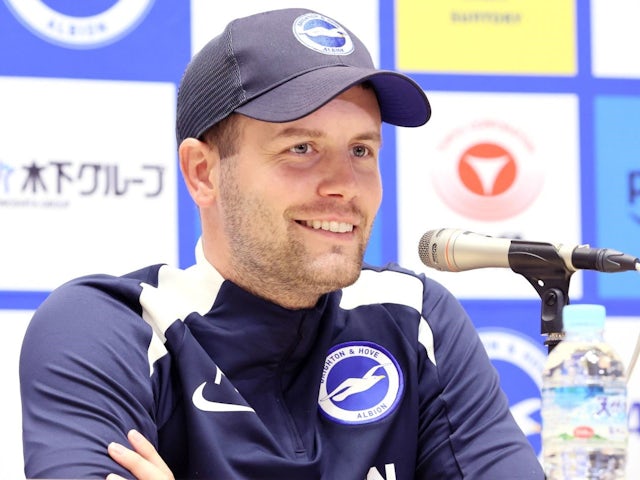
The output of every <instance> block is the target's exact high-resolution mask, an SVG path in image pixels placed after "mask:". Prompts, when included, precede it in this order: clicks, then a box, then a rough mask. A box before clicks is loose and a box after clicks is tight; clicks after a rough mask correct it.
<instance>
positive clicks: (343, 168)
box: [318, 154, 359, 200]
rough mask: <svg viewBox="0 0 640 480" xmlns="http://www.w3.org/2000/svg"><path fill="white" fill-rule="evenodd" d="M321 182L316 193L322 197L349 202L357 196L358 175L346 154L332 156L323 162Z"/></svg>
mask: <svg viewBox="0 0 640 480" xmlns="http://www.w3.org/2000/svg"><path fill="white" fill-rule="evenodd" d="M323 164H324V165H323V172H322V180H321V181H320V185H319V187H318V191H319V193H320V195H322V196H328V197H342V198H343V199H345V200H351V199H352V198H354V197H356V196H357V194H358V188H359V181H358V174H357V172H356V170H355V169H354V165H353V161H352V159H351V158H350V156H349V155H347V154H340V155H339V154H334V155H331V156H330V157H328V158H326V159H325V161H324V162H323Z"/></svg>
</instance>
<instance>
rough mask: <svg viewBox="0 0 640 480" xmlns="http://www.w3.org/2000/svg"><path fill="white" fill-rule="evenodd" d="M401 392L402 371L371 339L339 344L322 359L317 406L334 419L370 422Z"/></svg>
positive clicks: (393, 404) (392, 406)
mask: <svg viewBox="0 0 640 480" xmlns="http://www.w3.org/2000/svg"><path fill="white" fill-rule="evenodd" d="M403 391H404V381H403V376H402V371H401V370H400V367H399V365H398V362H397V361H396V359H395V358H393V357H392V356H391V354H390V353H389V352H388V351H387V350H385V349H384V348H383V347H381V346H380V345H377V344H375V343H371V342H348V343H341V344H339V345H336V346H335V347H333V348H332V349H331V350H330V351H329V353H328V354H327V358H326V360H325V362H324V368H323V371H322V378H321V380H320V392H319V395H318V405H319V407H320V411H321V412H322V414H323V415H324V416H325V417H327V418H329V419H331V420H333V421H335V422H338V423H345V424H362V423H370V422H375V421H377V420H380V419H382V418H384V417H386V416H387V415H389V414H390V413H391V412H393V411H394V410H395V409H396V407H397V406H398V403H399V402H400V400H401V399H402V394H403Z"/></svg>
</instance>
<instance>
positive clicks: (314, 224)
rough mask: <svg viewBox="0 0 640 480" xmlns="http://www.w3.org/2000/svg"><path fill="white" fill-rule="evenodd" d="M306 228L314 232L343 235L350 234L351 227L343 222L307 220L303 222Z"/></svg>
mask: <svg viewBox="0 0 640 480" xmlns="http://www.w3.org/2000/svg"><path fill="white" fill-rule="evenodd" d="M304 224H305V225H306V226H307V227H311V228H313V229H315V230H327V231H329V232H336V233H345V232H352V231H353V225H352V224H350V223H344V222H328V221H326V220H307V221H305V222H304Z"/></svg>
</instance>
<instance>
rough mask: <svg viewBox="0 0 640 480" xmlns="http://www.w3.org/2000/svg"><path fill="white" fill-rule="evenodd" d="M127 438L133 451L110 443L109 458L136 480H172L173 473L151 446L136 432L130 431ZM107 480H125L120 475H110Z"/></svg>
mask: <svg viewBox="0 0 640 480" xmlns="http://www.w3.org/2000/svg"><path fill="white" fill-rule="evenodd" d="M127 438H128V439H129V442H131V445H132V446H133V448H134V450H130V449H128V448H127V447H125V446H124V445H120V444H119V443H116V442H112V443H110V444H109V446H108V448H107V451H108V452H109V455H110V456H111V458H113V459H114V460H115V461H116V462H118V463H119V464H120V465H122V466H123V467H124V468H126V469H127V470H129V471H130V472H131V473H132V474H133V475H134V477H135V478H137V479H138V480H174V478H173V473H171V470H169V467H168V466H167V464H166V463H164V460H162V457H160V455H158V452H156V449H155V448H154V447H153V445H152V444H151V443H150V442H149V441H148V440H147V439H146V438H144V437H143V436H142V434H140V432H138V431H137V430H131V431H129V433H128V434H127ZM107 480H125V479H124V478H123V477H121V476H120V475H116V474H115V473H111V474H109V475H107Z"/></svg>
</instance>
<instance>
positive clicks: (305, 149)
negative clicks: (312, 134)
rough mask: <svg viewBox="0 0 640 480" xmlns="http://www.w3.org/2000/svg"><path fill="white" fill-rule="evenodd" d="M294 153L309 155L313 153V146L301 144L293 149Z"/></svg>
mask: <svg viewBox="0 0 640 480" xmlns="http://www.w3.org/2000/svg"><path fill="white" fill-rule="evenodd" d="M291 151H292V152H293V153H309V152H310V151H311V145H309V144H308V143H301V144H299V145H296V146H294V147H291Z"/></svg>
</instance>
